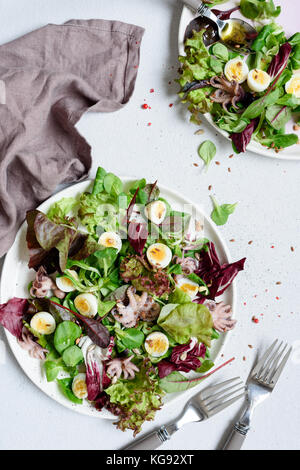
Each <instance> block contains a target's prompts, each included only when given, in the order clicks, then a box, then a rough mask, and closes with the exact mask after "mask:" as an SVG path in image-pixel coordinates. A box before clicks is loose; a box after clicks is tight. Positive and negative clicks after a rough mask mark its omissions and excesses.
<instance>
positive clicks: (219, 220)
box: [211, 196, 237, 225]
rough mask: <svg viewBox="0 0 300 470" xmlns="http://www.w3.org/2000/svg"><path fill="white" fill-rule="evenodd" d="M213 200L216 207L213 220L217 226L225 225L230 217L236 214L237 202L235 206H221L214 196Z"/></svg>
mask: <svg viewBox="0 0 300 470" xmlns="http://www.w3.org/2000/svg"><path fill="white" fill-rule="evenodd" d="M211 200H212V202H213V205H214V210H213V211H212V213H211V218H212V220H213V221H214V223H215V224H216V225H225V224H226V222H227V220H228V217H229V215H230V214H232V213H233V212H234V210H235V208H236V206H237V202H236V203H235V204H222V205H221V206H220V205H219V204H218V202H217V200H216V198H215V197H214V196H211Z"/></svg>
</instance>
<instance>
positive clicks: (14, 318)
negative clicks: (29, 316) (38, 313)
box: [0, 297, 28, 339]
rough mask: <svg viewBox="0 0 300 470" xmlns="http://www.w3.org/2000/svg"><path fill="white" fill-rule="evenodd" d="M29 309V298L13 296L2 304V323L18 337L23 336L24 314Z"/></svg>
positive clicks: (0, 307)
mask: <svg viewBox="0 0 300 470" xmlns="http://www.w3.org/2000/svg"><path fill="white" fill-rule="evenodd" d="M27 309H28V301H27V299H19V298H17V297H13V298H12V299H10V300H9V301H8V302H6V303H5V304H2V305H0V325H2V326H4V328H6V329H7V330H8V331H9V332H10V333H11V334H12V335H14V336H15V337H16V338H18V339H21V338H22V329H23V316H24V315H25V314H26V312H27Z"/></svg>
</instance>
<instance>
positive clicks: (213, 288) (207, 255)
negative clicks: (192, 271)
mask: <svg viewBox="0 0 300 470" xmlns="http://www.w3.org/2000/svg"><path fill="white" fill-rule="evenodd" d="M245 261H246V258H242V259H240V260H239V261H236V262H235V263H224V264H221V263H220V260H219V258H218V255H217V252H216V249H215V245H214V244H213V243H212V242H210V243H208V244H207V251H202V252H201V259H200V261H199V268H198V270H197V271H196V274H197V275H198V276H199V277H201V279H203V281H204V282H205V283H206V284H207V285H208V286H209V294H208V296H207V297H206V298H209V299H212V300H214V299H215V297H217V296H219V295H222V294H223V292H225V290H226V289H228V287H229V286H230V285H231V283H232V282H233V280H234V278H235V277H236V275H237V274H238V272H239V271H242V270H243V269H244V264H245ZM199 298H200V299H201V298H203V296H202V295H201V294H200V295H199Z"/></svg>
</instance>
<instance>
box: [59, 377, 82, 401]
mask: <svg viewBox="0 0 300 470" xmlns="http://www.w3.org/2000/svg"><path fill="white" fill-rule="evenodd" d="M72 382H73V379H72V378H66V379H58V380H57V383H58V386H59V388H60V390H61V392H62V393H63V394H64V395H65V397H66V398H68V400H70V401H72V402H73V403H77V404H78V405H81V404H82V400H81V399H80V398H77V397H75V395H74V393H73V392H72Z"/></svg>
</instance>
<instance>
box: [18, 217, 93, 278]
mask: <svg viewBox="0 0 300 470" xmlns="http://www.w3.org/2000/svg"><path fill="white" fill-rule="evenodd" d="M26 220H27V234H26V241H27V246H28V249H29V256H30V258H29V263H28V266H29V268H33V269H35V270H36V271H37V270H38V269H39V268H40V267H41V266H44V268H45V269H46V272H47V273H48V274H51V273H52V272H55V271H57V270H58V271H64V270H65V269H66V264H67V259H68V257H72V258H73V259H76V260H78V259H84V258H87V257H88V256H89V255H91V254H92V253H94V252H95V251H96V250H98V249H99V245H98V243H96V242H95V240H94V239H93V238H92V237H90V236H88V235H86V234H83V233H80V232H78V231H77V229H76V228H74V227H70V226H67V225H64V224H56V223H55V222H53V221H52V220H50V219H49V218H48V217H47V216H46V215H45V214H43V213H42V212H40V211H38V210H33V211H29V212H27V214H26Z"/></svg>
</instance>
